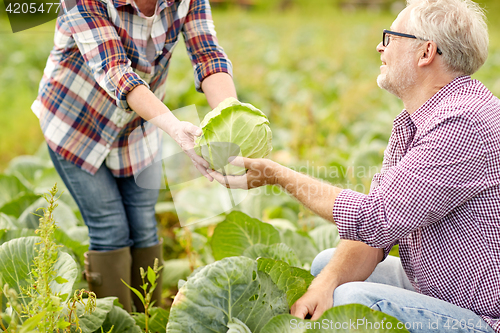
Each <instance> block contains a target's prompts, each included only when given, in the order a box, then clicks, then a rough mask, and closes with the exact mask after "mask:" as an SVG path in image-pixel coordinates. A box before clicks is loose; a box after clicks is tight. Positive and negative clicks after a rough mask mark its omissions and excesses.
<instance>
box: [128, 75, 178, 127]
mask: <svg viewBox="0 0 500 333" xmlns="http://www.w3.org/2000/svg"><path fill="white" fill-rule="evenodd" d="M127 103H128V105H129V106H130V108H131V109H132V110H134V111H135V113H137V114H138V115H139V116H141V117H142V118H144V119H145V120H147V121H150V122H152V123H153V124H154V125H156V126H157V127H159V128H160V129H162V130H163V131H165V132H167V133H168V134H169V135H170V136H173V132H172V131H173V129H174V128H175V126H177V125H178V123H179V120H178V119H177V118H176V117H175V116H174V115H173V114H172V112H170V110H169V108H168V107H167V106H166V105H165V104H163V102H162V101H160V100H159V99H158V98H157V97H156V96H155V94H153V93H152V92H151V90H149V89H148V87H146V86H145V85H139V86H137V87H135V88H134V89H133V90H132V91H130V92H129V93H128V94H127ZM160 116H161V117H160Z"/></svg>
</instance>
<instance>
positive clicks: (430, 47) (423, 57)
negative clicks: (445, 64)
mask: <svg viewBox="0 0 500 333" xmlns="http://www.w3.org/2000/svg"><path fill="white" fill-rule="evenodd" d="M420 51H421V52H420V58H419V59H418V66H419V67H425V66H429V65H430V64H432V63H433V62H434V59H435V58H436V56H437V55H438V53H437V44H436V43H434V42H433V41H426V42H425V43H424V45H422V48H421V49H420Z"/></svg>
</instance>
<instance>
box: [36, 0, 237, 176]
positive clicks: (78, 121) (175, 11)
mask: <svg viewBox="0 0 500 333" xmlns="http://www.w3.org/2000/svg"><path fill="white" fill-rule="evenodd" d="M62 3H63V6H65V2H64V1H63V2H62ZM64 12H65V14H64V15H62V16H60V17H59V18H58V19H57V25H56V32H55V37H54V44H55V45H54V48H53V50H52V52H51V53H50V56H49V59H48V61H47V65H46V68H45V70H44V75H43V78H42V81H41V83H40V89H39V94H38V98H37V99H36V101H35V102H34V103H33V106H32V109H33V111H34V112H35V114H36V115H37V116H38V117H39V118H40V125H41V127H42V131H43V133H44V136H45V139H46V141H47V143H48V144H49V146H50V147H51V148H52V150H54V151H55V152H57V153H58V154H60V155H61V156H63V157H64V158H65V159H66V160H68V161H70V162H72V163H73V164H75V165H77V166H78V167H80V168H82V169H83V170H85V171H87V172H89V173H91V174H95V173H96V172H97V170H98V169H99V167H100V166H101V165H102V163H103V162H104V161H105V162H106V165H107V166H108V167H109V168H110V170H111V171H112V172H113V174H114V175H115V176H117V177H128V176H131V175H132V174H133V172H132V171H133V170H134V169H135V170H138V169H141V168H142V166H145V165H147V164H148V163H149V162H150V161H149V160H148V158H149V157H146V156H144V157H141V156H139V157H134V158H133V160H134V165H131V162H130V161H131V158H130V156H129V153H128V149H127V145H128V137H129V134H130V133H131V132H132V131H133V130H134V129H135V128H137V127H138V126H141V125H142V124H144V122H145V121H144V120H143V119H142V118H140V117H139V116H138V115H137V114H136V113H135V112H133V111H132V110H131V109H130V108H129V106H128V104H127V101H126V96H127V93H128V92H129V91H131V90H132V89H134V88H135V87H136V86H137V85H141V84H143V85H146V86H148V87H149V88H150V90H151V91H152V92H153V93H154V94H155V95H156V96H157V97H158V98H159V99H160V100H163V98H164V97H165V90H166V89H165V81H166V78H167V73H168V67H169V61H170V58H171V56H172V52H173V50H174V48H175V46H176V45H177V42H178V40H179V35H180V34H181V33H182V34H183V36H184V40H185V43H186V48H187V51H188V54H189V56H190V58H191V62H192V63H193V67H194V76H195V85H196V88H197V90H198V91H201V88H200V85H201V82H202V81H203V79H204V78H206V77H207V76H209V75H211V74H214V73H218V72H225V73H229V74H231V73H232V66H231V63H230V61H229V60H228V59H227V56H226V55H225V53H224V51H223V50H222V48H221V47H220V46H219V45H218V42H217V38H216V34H215V30H214V25H213V22H212V19H211V11H210V6H209V3H208V0H175V1H173V0H159V1H158V6H157V9H156V16H155V19H154V22H153V26H152V31H151V35H150V36H148V35H147V29H146V28H145V26H146V18H145V16H144V15H143V14H142V13H140V11H139V9H138V8H137V6H136V5H135V3H134V2H133V1H132V0H79V1H78V4H77V5H76V6H75V7H73V8H64ZM148 38H152V40H153V42H154V47H155V49H156V55H155V58H154V60H153V61H152V62H149V60H148V58H147V55H146V47H147V41H148ZM149 128H150V129H151V130H149V131H148V132H147V133H146V134H147V137H148V139H149V141H150V142H152V143H153V144H159V141H160V135H161V134H160V133H159V132H160V131H159V130H158V129H156V128H155V127H152V126H150V127H149ZM135 161H137V162H135ZM135 163H137V164H141V165H135Z"/></svg>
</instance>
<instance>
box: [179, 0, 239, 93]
mask: <svg viewBox="0 0 500 333" xmlns="http://www.w3.org/2000/svg"><path fill="white" fill-rule="evenodd" d="M182 33H183V36H184V40H185V42H186V49H187V51H188V54H189V57H190V59H191V63H192V64H193V68H194V80H195V86H196V90H197V91H199V92H203V91H202V89H201V82H202V81H203V80H204V79H205V78H206V77H208V76H210V75H212V74H215V73H227V74H229V75H231V76H232V75H233V70H232V64H231V61H230V60H229V59H228V57H227V55H226V53H225V52H224V50H223V49H222V47H220V46H219V43H218V40H217V37H216V32H215V27H214V23H213V20H212V13H211V9H210V4H209V2H208V0H191V6H190V8H189V12H188V14H187V17H186V21H185V23H184V26H183V28H182Z"/></svg>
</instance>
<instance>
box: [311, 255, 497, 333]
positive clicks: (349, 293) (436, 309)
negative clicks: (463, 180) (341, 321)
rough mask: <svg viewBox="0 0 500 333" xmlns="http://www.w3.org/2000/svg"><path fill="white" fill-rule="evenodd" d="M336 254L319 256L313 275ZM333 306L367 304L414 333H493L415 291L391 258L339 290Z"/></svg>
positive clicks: (467, 312) (471, 315) (480, 322)
mask: <svg viewBox="0 0 500 333" xmlns="http://www.w3.org/2000/svg"><path fill="white" fill-rule="evenodd" d="M334 251H335V249H328V250H325V251H323V252H321V253H320V254H318V255H317V256H316V258H315V259H314V261H313V263H312V265H311V274H312V275H314V276H316V275H318V274H319V272H321V270H322V269H323V268H324V267H325V266H326V264H328V262H329V261H330V259H331V258H332V256H333V253H334ZM333 304H334V306H337V305H344V304H363V305H366V306H368V307H370V308H372V309H374V310H377V311H382V312H384V313H387V314H388V315H391V316H393V317H396V318H397V319H399V320H400V321H401V322H402V324H403V325H405V328H406V329H408V331H410V332H412V333H417V332H418V333H428V332H432V333H439V332H454V333H462V332H468V333H469V332H483V333H484V332H487V333H494V331H493V329H492V328H491V327H490V326H489V325H488V324H487V323H486V322H485V321H483V320H482V319H481V317H479V316H478V315H476V314H475V313H474V312H472V311H470V310H467V309H464V308H461V307H458V306H456V305H453V304H451V303H448V302H445V301H442V300H440V299H437V298H434V297H430V296H425V295H422V294H419V293H417V292H415V291H414V288H413V287H412V285H411V283H410V281H409V280H408V278H407V277H406V273H405V272H404V270H403V266H401V262H400V260H399V258H397V257H392V256H388V257H387V258H386V259H385V260H384V261H382V262H381V263H379V264H378V265H377V267H376V268H375V270H374V271H373V273H372V274H371V275H370V277H368V279H366V280H365V281H364V282H349V283H345V284H343V285H340V286H339V287H337V289H335V292H334V293H333ZM464 327H465V328H464Z"/></svg>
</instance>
